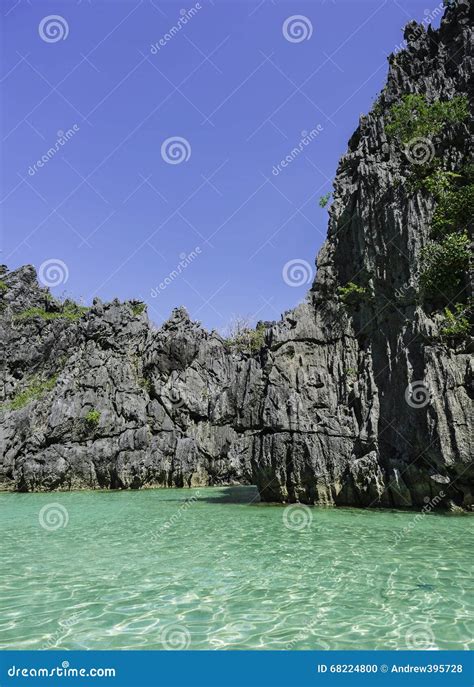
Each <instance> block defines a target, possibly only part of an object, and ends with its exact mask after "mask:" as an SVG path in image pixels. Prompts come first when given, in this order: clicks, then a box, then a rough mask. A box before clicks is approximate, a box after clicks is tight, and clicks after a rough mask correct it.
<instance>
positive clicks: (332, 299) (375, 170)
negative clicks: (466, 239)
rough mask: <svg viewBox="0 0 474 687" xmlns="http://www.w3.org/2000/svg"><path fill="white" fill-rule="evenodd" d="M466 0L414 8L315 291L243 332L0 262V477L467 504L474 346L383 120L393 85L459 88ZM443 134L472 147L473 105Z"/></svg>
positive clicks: (338, 211)
mask: <svg viewBox="0 0 474 687" xmlns="http://www.w3.org/2000/svg"><path fill="white" fill-rule="evenodd" d="M469 8H470V3H469V2H467V0H459V1H458V2H457V3H455V4H452V6H449V7H448V9H447V11H446V16H445V18H444V19H443V21H442V25H441V28H440V30H439V31H432V30H431V29H429V30H428V31H425V30H424V29H423V30H421V29H420V30H416V26H413V25H410V26H409V27H408V28H409V31H408V33H409V40H408V46H407V49H406V50H404V51H403V52H401V53H399V54H397V55H395V56H391V57H390V58H389V63H390V68H389V75H388V82H387V85H386V87H385V89H384V90H383V92H382V94H381V96H380V98H379V101H378V103H377V105H376V107H375V108H374V110H373V111H372V112H371V113H369V115H367V116H366V117H363V118H362V119H361V121H360V125H359V127H358V129H357V130H356V132H355V133H354V135H353V136H352V138H351V140H350V141H349V149H348V151H347V153H346V154H345V155H344V156H343V158H342V159H341V161H340V164H339V168H338V171H337V176H336V179H335V184H334V200H333V204H332V207H331V209H330V221H329V231H328V238H327V241H326V243H325V244H324V246H323V248H322V249H321V251H320V254H319V256H318V259H317V267H318V269H317V275H316V278H315V281H314V284H313V285H312V288H311V290H310V292H309V294H308V297H307V300H306V302H305V303H303V304H301V305H299V306H298V307H297V308H295V309H294V310H293V311H291V312H289V313H286V314H285V315H283V317H282V319H281V321H280V322H278V323H263V324H262V327H264V330H265V332H264V338H263V344H262V346H261V347H260V348H257V349H256V350H254V351H253V352H252V351H251V350H249V351H246V350H237V349H235V348H232V347H230V348H229V346H228V344H227V342H226V341H225V340H224V339H223V338H222V337H220V336H219V335H218V334H217V333H215V332H211V333H209V332H207V331H205V330H204V329H203V328H202V327H201V326H200V325H199V324H198V323H196V322H192V321H191V320H190V318H189V315H188V313H187V312H186V310H185V309H184V308H177V309H176V310H174V311H173V313H172V315H171V317H170V318H169V320H168V321H167V322H166V323H165V324H164V325H163V326H162V327H161V328H160V329H159V330H155V329H154V327H153V326H152V325H151V324H150V322H149V320H148V317H147V314H146V308H145V306H144V304H141V303H139V302H137V301H131V302H129V303H119V302H118V301H114V302H112V303H109V304H103V303H102V302H101V301H100V300H99V299H96V300H95V301H94V303H93V305H92V307H91V308H88V309H85V308H78V307H77V306H75V305H74V304H72V303H65V304H63V305H61V304H59V303H57V302H55V301H54V300H53V299H51V297H50V296H49V293H48V291H47V289H43V288H41V287H40V286H39V285H38V282H37V279H36V273H35V270H34V268H33V267H31V266H25V267H22V268H20V269H18V270H14V271H11V272H9V271H8V269H7V268H5V267H3V268H2V270H1V274H0V277H1V283H2V284H3V287H2V288H1V289H0V299H1V306H0V308H1V310H0V335H1V341H2V342H3V348H4V350H3V355H2V364H1V371H0V375H1V382H2V386H1V395H2V398H1V401H2V411H1V427H0V428H1V432H2V435H1V440H2V449H3V450H2V456H1V459H0V488H3V489H12V490H19V491H33V490H51V489H76V488H112V489H114V488H121V489H122V488H130V489H137V488H143V487H152V486H162V487H194V486H201V485H216V484H250V483H252V484H256V485H257V487H258V489H259V492H260V495H261V498H262V499H263V500H267V501H282V502H294V501H301V502H303V503H308V504H314V503H319V504H336V505H351V506H354V505H355V506H366V507H368V506H377V507H393V506H397V507H421V506H425V505H426V503H427V502H431V500H433V503H434V507H450V508H452V509H453V508H456V507H458V508H459V507H462V508H470V507H472V504H473V476H474V468H473V462H472V445H471V439H470V432H469V429H470V420H471V408H472V405H471V399H472V367H471V357H470V355H469V351H468V346H467V343H465V342H464V343H462V342H461V343H456V344H454V343H452V342H447V341H446V340H444V339H443V338H442V337H440V318H439V316H438V315H437V314H436V310H435V309H433V308H431V307H427V306H426V304H423V303H422V302H421V301H420V299H419V298H418V297H417V282H418V275H419V273H420V269H421V264H420V260H421V255H422V249H423V247H424V246H426V245H427V243H428V241H429V236H430V226H431V222H432V217H433V210H434V203H433V200H432V197H431V196H430V195H429V194H427V193H426V191H425V190H423V189H422V188H419V189H418V190H416V189H415V190H413V189H412V190H409V188H408V186H407V183H408V180H409V176H410V173H411V172H410V165H409V163H408V162H407V159H406V155H405V153H404V152H403V150H400V149H399V148H397V147H396V146H395V145H394V144H393V141H391V140H390V139H389V137H388V136H387V133H386V129H385V125H386V121H387V112H388V108H389V107H390V106H391V105H392V104H393V103H396V102H398V101H399V100H400V98H401V97H402V96H403V95H405V94H408V93H423V94H426V96H427V98H429V99H441V100H449V99H452V97H453V96H454V95H456V94H466V93H467V92H468V81H469V78H470V67H469V65H470V62H469V60H470V57H469V55H470V53H469V45H470V40H471V29H470V24H469V21H468V19H469V17H468V12H469ZM436 146H437V149H439V150H440V151H441V154H442V156H444V159H447V160H449V161H451V162H452V165H451V168H453V169H454V168H457V167H459V166H460V165H461V164H463V163H464V162H468V161H469V160H470V159H472V138H471V137H470V133H469V129H468V126H467V124H466V123H461V124H458V125H456V126H453V127H452V128H451V129H450V130H449V131H447V132H445V133H444V134H439V135H438V136H437V138H436ZM353 281H356V282H357V283H358V284H360V285H361V286H360V287H359V288H360V289H362V291H359V292H358V295H357V292H355V291H354V294H353V295H352V296H351V294H349V295H348V296H347V298H342V297H341V291H340V290H339V289H340V287H345V286H346V285H347V284H349V283H350V282H353ZM361 294H364V295H363V297H359V296H360V295H361Z"/></svg>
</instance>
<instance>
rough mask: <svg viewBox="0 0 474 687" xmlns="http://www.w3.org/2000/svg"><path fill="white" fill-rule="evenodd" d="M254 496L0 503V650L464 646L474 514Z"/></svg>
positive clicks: (242, 491)
mask: <svg viewBox="0 0 474 687" xmlns="http://www.w3.org/2000/svg"><path fill="white" fill-rule="evenodd" d="M256 498H257V497H256V491H255V490H254V489H253V488H252V487H236V488H219V489H199V490H181V489H175V490H145V491H126V492H73V493H55V494H5V493H4V494H0V518H1V524H2V550H3V551H2V556H1V558H0V648H4V649H5V648H9V649H47V648H58V649H163V648H170V649H171V648H184V647H186V648H191V649H404V648H420V649H425V648H433V649H467V648H469V642H470V638H471V637H472V636H473V610H474V600H473V594H472V574H471V560H470V556H469V552H471V553H472V551H473V541H472V540H473V537H472V522H473V520H472V517H471V516H449V515H432V514H431V515H426V516H425V517H421V516H420V515H418V517H415V516H416V514H415V513H408V512H399V511H395V512H391V511H363V510H356V509H321V508H313V509H304V508H301V509H300V510H298V507H296V508H295V507H292V509H288V508H285V507H282V506H268V505H263V504H258V503H256ZM58 504H59V505H58ZM471 648H473V646H472V643H471Z"/></svg>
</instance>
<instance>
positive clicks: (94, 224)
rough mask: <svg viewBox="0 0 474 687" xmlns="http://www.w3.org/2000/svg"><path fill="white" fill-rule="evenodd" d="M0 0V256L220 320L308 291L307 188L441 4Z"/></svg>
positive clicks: (102, 292)
mask: <svg viewBox="0 0 474 687" xmlns="http://www.w3.org/2000/svg"><path fill="white" fill-rule="evenodd" d="M0 6H1V17H2V38H3V40H2V45H3V47H2V58H3V59H2V65H3V70H2V72H1V77H0V78H1V88H2V99H1V103H2V105H1V129H2V141H3V143H2V148H3V154H2V161H1V193H0V196H1V201H0V203H1V204H0V208H1V210H0V212H1V245H0V248H1V250H2V253H1V256H0V261H1V262H2V263H5V264H6V265H7V266H8V267H9V268H10V269H14V268H17V267H19V266H21V265H23V264H26V263H31V264H33V265H35V267H36V268H37V270H38V272H39V275H40V280H41V282H42V283H43V284H45V285H49V286H51V290H52V292H53V294H54V295H56V296H58V297H61V296H62V297H64V296H65V295H66V296H68V297H71V298H74V299H76V300H82V301H83V302H85V303H86V304H88V303H90V302H91V301H92V299H93V298H94V297H95V296H99V297H100V298H101V299H102V300H104V301H107V300H111V299H113V298H116V297H117V298H119V299H120V300H127V299H130V298H137V299H140V300H143V301H145V302H146V303H147V304H148V311H149V316H150V318H151V319H152V320H153V321H155V322H156V323H157V324H161V323H162V322H163V321H164V320H166V319H167V318H168V317H169V315H170V313H171V310H172V309H173V308H174V307H176V306H179V305H184V306H185V307H186V308H187V309H188V311H189V313H190V316H191V317H192V319H196V320H199V321H201V322H202V323H203V325H205V326H206V327H207V328H209V329H212V328H214V329H217V330H219V331H222V332H224V331H225V330H226V327H227V326H228V325H229V322H231V321H232V319H233V318H234V317H236V316H241V317H244V318H248V320H249V321H250V322H252V323H255V322H256V321H258V320H275V319H279V317H280V315H281V313H282V312H284V311H285V310H288V309H290V308H292V307H294V306H295V305H297V304H298V303H299V302H301V301H302V300H303V299H304V297H305V294H306V292H307V290H308V288H309V285H310V283H311V281H312V279H313V277H314V270H315V264H314V263H315V257H316V254H317V251H318V250H319V248H320V247H321V245H322V242H323V241H324V239H325V236H326V232H327V219H328V215H327V209H323V208H321V207H320V206H319V202H318V201H319V198H320V197H321V196H323V195H325V194H327V193H329V192H330V191H331V189H332V181H333V179H334V175H335V172H336V169H337V164H338V160H339V158H340V156H341V155H342V154H343V153H344V152H345V150H346V147H347V141H348V139H349V138H350V136H351V134H352V132H353V131H354V129H355V128H356V127H357V124H358V120H359V117H360V115H361V114H362V113H365V112H367V111H369V110H370V108H371V106H372V103H373V101H374V99H375V98H376V96H377V94H378V93H379V91H380V89H381V88H382V87H383V84H384V82H385V79H386V74H387V56H388V55H389V54H390V53H391V52H394V51H396V50H397V49H399V48H400V46H401V43H402V41H403V35H402V28H403V26H404V25H405V24H406V23H407V22H408V21H410V20H411V19H416V20H417V21H421V20H423V19H425V20H428V19H429V18H431V17H432V18H433V24H434V25H435V26H437V25H438V24H439V14H440V9H439V8H440V7H441V6H442V2H441V0H438V2H434V1H433V0H312V1H311V2H308V1H304V0H303V1H301V2H300V1H299V0H292V1H291V2H285V1H283V0H255V1H244V0H239V1H231V0H201V1H200V2H193V1H192V0H189V1H188V2H182V1H181V0H179V1H175V0H168V1H166V2H164V1H161V0H152V1H150V0H114V1H111V0H108V1H106V0H56V1H55V2H49V1H45V0H2V1H1V3H0ZM295 150H296V152H293V153H291V151H295ZM287 156H288V157H287ZM285 158H286V160H285ZM282 160H283V161H284V164H283V165H282V164H281V161H282Z"/></svg>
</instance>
